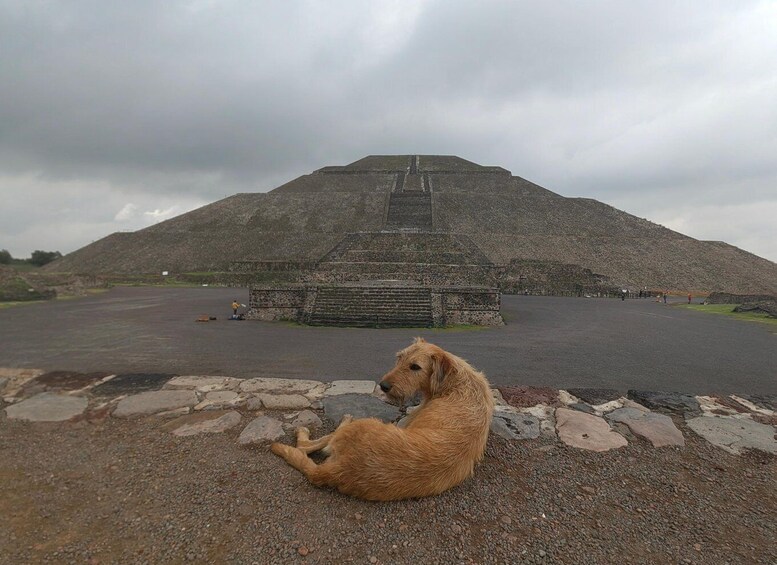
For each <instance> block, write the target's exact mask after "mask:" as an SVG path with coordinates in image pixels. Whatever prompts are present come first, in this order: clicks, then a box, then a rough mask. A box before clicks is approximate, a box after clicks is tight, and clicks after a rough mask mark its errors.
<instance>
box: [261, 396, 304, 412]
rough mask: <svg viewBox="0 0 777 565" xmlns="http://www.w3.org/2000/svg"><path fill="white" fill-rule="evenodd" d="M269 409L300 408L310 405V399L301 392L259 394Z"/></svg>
mask: <svg viewBox="0 0 777 565" xmlns="http://www.w3.org/2000/svg"><path fill="white" fill-rule="evenodd" d="M256 396H257V397H258V398H259V399H260V400H261V401H262V404H263V405H264V407H265V408H267V409H268V410H300V409H302V408H308V407H309V406H310V400H308V399H307V398H305V397H304V396H302V395H301V394H257V395H256Z"/></svg>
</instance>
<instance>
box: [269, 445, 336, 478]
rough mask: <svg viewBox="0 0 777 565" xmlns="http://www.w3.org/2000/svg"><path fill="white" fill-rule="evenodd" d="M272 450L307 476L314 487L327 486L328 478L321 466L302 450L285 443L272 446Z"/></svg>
mask: <svg viewBox="0 0 777 565" xmlns="http://www.w3.org/2000/svg"><path fill="white" fill-rule="evenodd" d="M270 449H271V450H272V452H273V453H275V455H278V456H280V457H283V459H284V460H285V461H286V463H288V464H289V465H291V466H292V467H294V468H295V469H296V470H297V471H299V472H300V473H302V474H303V475H305V476H306V477H307V478H308V480H309V481H310V482H311V483H313V484H314V485H317V486H322V485H325V484H327V481H326V477H325V476H324V475H325V473H321V472H320V469H319V466H318V465H316V463H315V462H314V461H313V460H312V459H310V458H309V457H308V456H307V454H306V453H305V452H304V451H302V450H301V449H297V448H296V447H291V446H290V445H285V444H283V443H274V444H272V445H271V446H270Z"/></svg>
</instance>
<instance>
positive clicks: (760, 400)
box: [731, 394, 777, 415]
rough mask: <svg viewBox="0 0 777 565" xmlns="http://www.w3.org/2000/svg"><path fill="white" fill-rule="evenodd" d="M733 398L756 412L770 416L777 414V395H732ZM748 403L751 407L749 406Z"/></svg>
mask: <svg viewBox="0 0 777 565" xmlns="http://www.w3.org/2000/svg"><path fill="white" fill-rule="evenodd" d="M731 398H733V399H734V400H736V401H737V402H739V403H740V404H742V405H743V406H746V407H747V408H750V409H751V410H753V411H755V412H761V413H762V414H770V415H771V414H776V413H777V395H773V394H772V395H769V394H740V395H731ZM743 401H744V402H743ZM748 403H749V404H750V405H748Z"/></svg>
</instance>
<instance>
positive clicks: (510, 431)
mask: <svg viewBox="0 0 777 565" xmlns="http://www.w3.org/2000/svg"><path fill="white" fill-rule="evenodd" d="M491 432H492V433H495V434H496V435H498V436H500V437H503V438H505V439H511V440H512V439H536V438H538V437H540V420H539V418H537V417H535V416H532V415H531V414H516V413H513V412H494V417H493V418H492V419H491Z"/></svg>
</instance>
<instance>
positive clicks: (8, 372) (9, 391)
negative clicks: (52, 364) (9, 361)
mask: <svg viewBox="0 0 777 565" xmlns="http://www.w3.org/2000/svg"><path fill="white" fill-rule="evenodd" d="M42 374H43V371H41V370H40V369H16V368H12V367H0V378H2V379H5V385H4V386H0V391H2V393H3V397H9V399H10V397H13V396H16V394H17V393H19V392H20V391H21V389H22V387H23V386H24V384H25V383H26V382H28V381H30V380H32V379H34V378H36V377H39V376H40V375H42Z"/></svg>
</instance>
